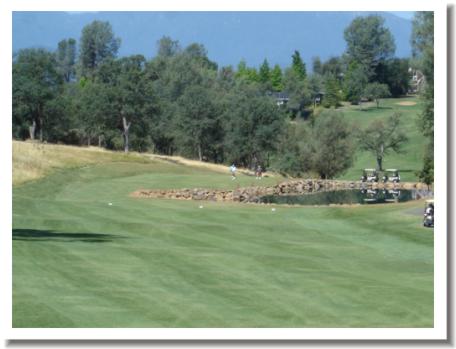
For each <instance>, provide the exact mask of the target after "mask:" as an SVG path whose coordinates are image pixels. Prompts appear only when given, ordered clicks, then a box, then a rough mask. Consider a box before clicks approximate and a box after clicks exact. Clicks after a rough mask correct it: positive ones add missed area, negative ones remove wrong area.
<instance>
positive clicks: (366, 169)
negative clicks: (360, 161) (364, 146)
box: [364, 168, 377, 171]
mask: <svg viewBox="0 0 456 349" xmlns="http://www.w3.org/2000/svg"><path fill="white" fill-rule="evenodd" d="M364 171H377V170H376V169H375V168H365V169H364Z"/></svg>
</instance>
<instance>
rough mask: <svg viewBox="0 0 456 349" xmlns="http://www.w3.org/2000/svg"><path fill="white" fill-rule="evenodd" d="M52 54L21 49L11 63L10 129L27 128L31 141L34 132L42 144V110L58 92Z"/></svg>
mask: <svg viewBox="0 0 456 349" xmlns="http://www.w3.org/2000/svg"><path fill="white" fill-rule="evenodd" d="M56 67H57V62H56V60H55V56H54V54H52V53H51V52H49V51H47V50H44V49H24V50H21V51H19V53H18V54H17V56H16V57H15V58H14V60H13V129H15V130H20V129H22V135H23V130H24V127H25V125H28V130H29V136H30V138H31V139H35V132H36V130H37V129H38V131H39V139H40V141H43V139H44V130H45V124H46V118H47V114H46V112H45V111H46V107H47V105H48V104H49V103H50V102H51V101H52V100H53V99H54V98H56V97H57V96H58V95H59V93H60V92H61V90H62V83H63V79H62V76H61V75H60V74H59V72H58V71H57V69H56Z"/></svg>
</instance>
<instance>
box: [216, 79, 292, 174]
mask: <svg viewBox="0 0 456 349" xmlns="http://www.w3.org/2000/svg"><path fill="white" fill-rule="evenodd" d="M224 110H225V113H224V119H225V121H226V123H225V130H226V137H225V149H226V158H227V160H229V161H230V162H235V163H236V164H238V165H242V166H245V167H252V166H254V165H257V164H262V165H263V166H266V167H267V166H268V165H269V156H270V155H271V154H272V153H273V152H274V151H276V150H277V147H278V145H279V139H280V135H281V133H282V132H283V130H284V127H285V125H286V124H285V115H284V114H283V112H282V111H281V109H280V108H278V107H277V105H276V104H275V101H273V100H271V99H270V98H268V97H266V96H262V95H259V94H258V92H257V89H256V88H255V87H254V86H252V85H250V84H247V85H246V84H242V85H238V86H237V87H236V89H234V90H233V91H231V92H230V94H229V96H228V97H227V99H226V101H225V105H224Z"/></svg>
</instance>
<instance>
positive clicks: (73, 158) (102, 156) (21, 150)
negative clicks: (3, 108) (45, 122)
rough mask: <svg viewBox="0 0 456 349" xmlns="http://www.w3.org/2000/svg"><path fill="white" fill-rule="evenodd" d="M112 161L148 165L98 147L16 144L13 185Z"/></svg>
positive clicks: (141, 158)
mask: <svg viewBox="0 0 456 349" xmlns="http://www.w3.org/2000/svg"><path fill="white" fill-rule="evenodd" d="M113 161H123V162H129V161H134V162H147V161H148V159H147V158H146V157H145V156H143V155H139V154H137V153H130V154H125V153H121V152H111V151H106V150H103V149H101V148H98V147H74V146H67V145H56V144H43V143H38V142H20V141H13V185H18V184H21V183H25V182H28V181H32V180H36V179H40V178H43V177H44V176H46V175H48V174H50V173H52V172H54V171H55V170H57V169H62V168H69V167H70V168H71V167H73V168H74V167H81V166H86V165H89V164H100V163H108V162H113Z"/></svg>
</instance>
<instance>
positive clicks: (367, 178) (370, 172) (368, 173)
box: [361, 168, 378, 182]
mask: <svg viewBox="0 0 456 349" xmlns="http://www.w3.org/2000/svg"><path fill="white" fill-rule="evenodd" d="M361 182H378V173H377V170H376V169H373V168H366V169H365V170H364V171H363V175H362V176H361Z"/></svg>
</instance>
